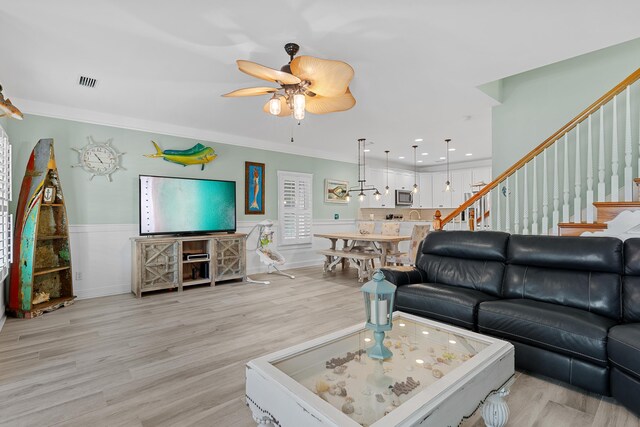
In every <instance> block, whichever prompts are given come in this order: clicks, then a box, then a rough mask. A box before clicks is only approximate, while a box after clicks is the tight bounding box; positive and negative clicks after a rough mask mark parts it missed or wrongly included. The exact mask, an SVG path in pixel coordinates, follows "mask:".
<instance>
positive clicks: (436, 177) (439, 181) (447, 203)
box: [431, 172, 451, 208]
mask: <svg viewBox="0 0 640 427" xmlns="http://www.w3.org/2000/svg"><path fill="white" fill-rule="evenodd" d="M431 179H432V188H433V206H432V207H434V208H449V207H451V192H449V191H444V189H445V187H446V185H447V174H446V173H445V172H435V173H433V174H431Z"/></svg>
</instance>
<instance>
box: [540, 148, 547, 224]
mask: <svg viewBox="0 0 640 427" xmlns="http://www.w3.org/2000/svg"><path fill="white" fill-rule="evenodd" d="M547 151H549V150H548V149H547V150H544V152H543V153H542V227H541V231H542V233H541V234H549V180H548V179H547Z"/></svg>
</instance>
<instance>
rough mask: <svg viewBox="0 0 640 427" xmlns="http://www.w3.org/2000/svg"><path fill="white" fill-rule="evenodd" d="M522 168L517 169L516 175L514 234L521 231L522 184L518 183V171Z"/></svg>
mask: <svg viewBox="0 0 640 427" xmlns="http://www.w3.org/2000/svg"><path fill="white" fill-rule="evenodd" d="M519 171H520V169H518V170H516V171H515V173H514V175H515V177H516V185H515V188H514V190H513V193H514V194H515V200H514V202H515V203H514V205H513V206H514V207H513V234H519V233H520V186H519V185H518V172H519Z"/></svg>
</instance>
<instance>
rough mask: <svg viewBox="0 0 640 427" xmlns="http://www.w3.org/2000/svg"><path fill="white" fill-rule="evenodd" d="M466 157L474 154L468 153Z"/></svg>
mask: <svg viewBox="0 0 640 427" xmlns="http://www.w3.org/2000/svg"><path fill="white" fill-rule="evenodd" d="M465 156H473V153H467V154H465Z"/></svg>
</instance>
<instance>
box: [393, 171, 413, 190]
mask: <svg viewBox="0 0 640 427" xmlns="http://www.w3.org/2000/svg"><path fill="white" fill-rule="evenodd" d="M395 176H396V190H411V189H413V173H411V172H401V171H397V172H396V173H395Z"/></svg>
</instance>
